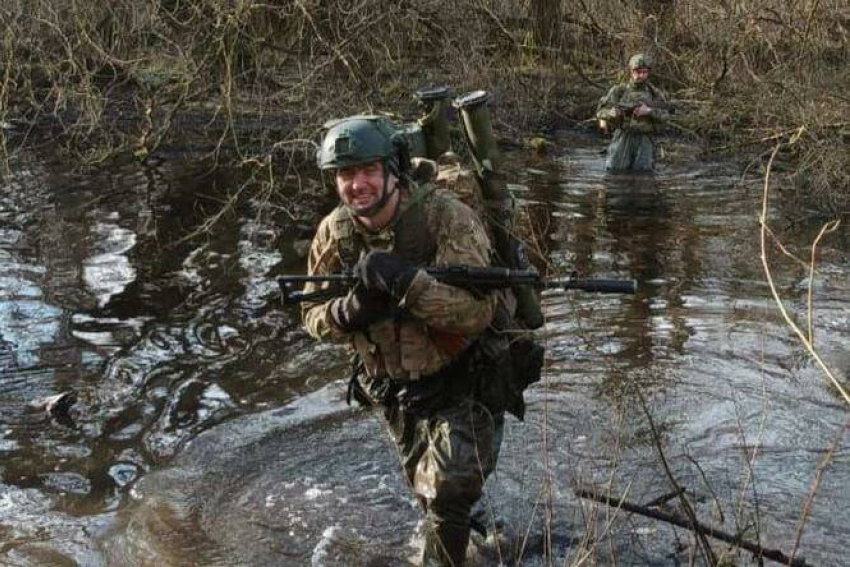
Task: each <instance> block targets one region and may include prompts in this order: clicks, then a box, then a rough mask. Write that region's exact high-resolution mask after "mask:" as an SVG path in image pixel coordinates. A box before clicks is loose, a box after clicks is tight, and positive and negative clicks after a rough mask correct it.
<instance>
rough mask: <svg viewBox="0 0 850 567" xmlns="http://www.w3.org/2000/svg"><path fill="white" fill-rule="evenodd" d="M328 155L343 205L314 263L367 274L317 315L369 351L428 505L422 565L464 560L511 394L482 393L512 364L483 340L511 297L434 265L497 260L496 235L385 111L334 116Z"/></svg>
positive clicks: (378, 397)
mask: <svg viewBox="0 0 850 567" xmlns="http://www.w3.org/2000/svg"><path fill="white" fill-rule="evenodd" d="M318 165H319V167H320V168H321V169H322V170H326V171H331V172H333V173H334V176H335V185H336V190H337V194H338V196H339V198H340V201H341V202H340V205H339V206H338V207H337V208H336V209H334V211H333V212H331V213H330V214H329V215H328V216H327V217H325V218H324V220H323V221H322V222H321V224H320V226H319V228H318V231H317V234H316V236H315V238H314V240H313V243H312V246H311V251H310V256H309V262H308V271H309V273H310V274H311V275H325V274H331V273H336V272H343V271H353V272H354V273H356V274H357V275H358V276H359V282H358V283H357V285H355V286H354V287H353V288H352V289H351V290H350V291H349V293H348V294H347V295H345V296H343V297H339V298H335V299H331V300H329V301H326V302H324V303H311V304H306V305H305V306H304V311H303V316H304V324H305V326H306V328H307V331H308V332H309V333H310V334H311V335H312V336H313V337H315V338H317V339H319V340H330V341H336V342H342V343H346V344H348V345H350V347H351V348H352V349H353V350H354V351H355V352H356V354H357V356H359V359H360V361H361V363H362V372H360V373H359V374H355V376H354V377H353V378H352V386H353V387H354V389H355V391H356V392H357V393H359V397H360V398H362V399H365V402H366V403H368V404H371V405H374V406H376V407H378V408H380V409H381V410H382V412H383V414H384V417H385V418H386V420H387V422H388V424H389V429H390V432H391V435H392V437H393V440H394V442H395V444H396V446H397V448H398V451H399V455H400V458H401V461H402V465H403V467H404V472H405V474H406V477H407V480H408V481H409V483H410V485H411V487H412V488H413V491H414V493H415V495H416V497H417V499H418V500H419V502H420V503H421V504H422V505H423V508H424V510H425V512H426V522H425V528H426V533H425V546H424V552H423V565H426V566H442V565H463V563H464V562H465V557H466V548H467V545H468V541H469V531H470V511H471V509H472V506H473V504H474V503H475V502H476V501H477V500H478V499H479V498H480V497H481V494H482V489H483V485H484V482H485V480H486V478H487V476H488V475H489V474H490V472H491V471H492V470H493V469H494V468H495V465H496V458H497V450H498V442H497V439H496V435H497V427H498V426H497V422H499V423H500V422H501V420H502V419H503V417H502V416H503V413H504V410H503V409H502V408H503V407H504V405H507V404H506V403H502V400H499V399H497V398H498V396H497V398H496V399H494V398H493V397H492V396H491V397H490V398H489V399H488V400H486V403H485V400H482V397H481V395H480V392H481V385H482V382H481V381H482V379H483V378H487V379H488V380H489V381H490V383H493V382H494V376H495V374H498V366H499V365H502V366H503V364H502V361H499V360H496V359H495V358H497V357H498V353H493V352H492V351H490V350H487V349H485V348H483V347H484V345H486V344H487V343H486V341H485V340H481V339H482V336H484V335H485V334H486V331H487V329H488V327H490V325H491V323H492V322H493V319H494V315H495V314H496V313H497V304H498V298H497V296H496V294H495V293H489V294H478V293H472V292H470V291H468V290H465V289H460V288H456V287H453V286H449V285H446V284H443V283H440V282H438V281H437V280H435V279H434V278H433V277H432V276H430V275H428V274H427V273H426V272H425V271H424V270H423V269H421V268H422V267H425V266H445V265H468V266H481V267H483V266H489V265H490V264H491V254H492V250H491V245H490V241H489V239H488V237H487V233H486V231H485V228H484V226H483V225H482V222H481V221H480V220H479V219H478V217H477V216H476V215H475V214H474V213H473V212H472V211H471V210H470V209H469V207H467V206H466V205H464V204H463V203H461V202H460V201H459V200H458V199H457V198H456V197H454V196H453V195H451V194H450V193H448V192H444V191H440V190H437V188H436V186H435V185H434V183H433V180H428V179H420V177H421V176H416V177H417V179H416V180H414V176H413V175H412V174H411V172H410V159H409V158H408V154H407V151H406V142H405V141H404V138H403V137H402V136H400V135H399V134H398V132H396V131H394V130H393V127H392V126H391V125H390V124H389V123H388V122H387V121H386V120H384V119H382V118H380V117H375V116H356V117H351V118H348V119H344V120H342V121H339V122H337V123H336V124H334V125H332V126H331V127H330V129H329V131H328V132H327V134H326V136H325V138H324V141H323V143H322V146H321V148H320V150H319V153H318ZM322 285H323V284H308V286H307V287H306V288H305V291H307V292H311V291H316V290H317V289H321V287H322ZM499 429H500V428H499ZM499 432H500V431H499Z"/></svg>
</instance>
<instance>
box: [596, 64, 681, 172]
mask: <svg viewBox="0 0 850 567" xmlns="http://www.w3.org/2000/svg"><path fill="white" fill-rule="evenodd" d="M651 69H652V60H651V59H650V58H649V56H648V55H644V54H643V53H638V54H637V55H634V56H632V58H631V59H629V76H630V80H629V82H628V83H622V84H619V85H615V86H613V87H611V90H609V91H608V94H606V95H605V96H604V97H602V99H601V100H600V101H599V106H598V107H597V111H596V118H598V119H599V123H600V126H601V127H602V128H603V129H604V130H608V129H613V130H614V138H613V139H612V140H611V145H610V146H608V157H607V159H606V160H605V169H606V170H608V171H615V172H616V171H652V169H653V166H654V163H655V147H654V144H653V141H652V136H653V134H654V133H656V131H657V130H658V128H659V126H660V125H661V124H662V123H663V122H664V121H665V120H667V119H668V118H669V113H668V112H667V110H666V109H665V104H666V98H665V96H664V93H662V92H661V91H660V90H659V89H657V88H656V87H654V86H653V85H652V84H651V83H650V82H649V75H650V71H651Z"/></svg>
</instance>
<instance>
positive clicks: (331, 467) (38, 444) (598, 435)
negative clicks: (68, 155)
mask: <svg viewBox="0 0 850 567" xmlns="http://www.w3.org/2000/svg"><path fill="white" fill-rule="evenodd" d="M602 167H603V160H602V158H601V157H600V156H599V154H598V152H597V149H596V148H593V147H586V146H583V145H582V143H581V141H580V140H579V141H575V140H571V141H570V145H569V149H565V150H564V151H563V154H562V155H561V156H559V157H556V158H553V159H551V160H549V161H548V162H546V163H537V162H535V163H523V162H520V161H516V162H514V163H513V168H514V170H515V171H516V172H517V176H516V179H515V182H516V184H515V185H514V186H513V187H512V188H513V190H514V192H515V194H516V196H517V197H518V198H519V199H520V200H522V202H523V203H524V205H525V210H526V211H527V213H528V216H529V219H530V221H531V226H532V228H533V232H534V233H535V234H536V235H537V236H538V237H539V238H538V246H536V247H535V249H534V250H532V251H531V252H532V254H531V255H532V257H534V258H535V261H536V262H537V264H538V265H539V266H540V267H541V269H546V270H547V271H548V272H549V273H550V274H553V275H564V274H566V273H570V272H572V271H576V272H577V273H578V274H579V275H582V276H595V277H612V278H631V277H634V278H637V279H638V280H639V281H640V282H641V285H640V289H639V291H638V293H637V294H636V295H635V296H634V297H627V296H596V295H591V294H581V293H560V292H547V294H546V295H545V300H544V301H545V307H546V316H547V324H546V327H545V329H544V330H543V331H542V332H541V336H542V337H543V338H544V340H545V341H546V344H547V349H548V350H547V352H548V355H547V366H546V375H545V377H544V381H543V382H542V383H540V384H538V385H536V386H535V387H534V388H533V390H532V391H530V392H529V394H530V396H529V398H530V400H529V402H530V403H529V412H528V422H527V423H525V424H518V423H516V422H514V421H509V423H508V431H507V440H506V444H505V447H504V450H503V454H502V458H501V461H500V465H499V469H498V472H497V474H496V475H495V477H494V478H493V479H492V481H491V483H490V485H489V488H488V498H489V501H490V504H491V506H492V507H493V509H494V511H495V512H496V513H497V514H499V515H501V516H503V517H505V518H506V519H507V520H508V523H509V525H510V526H512V527H513V529H514V530H515V531H516V532H518V533H520V534H523V537H521V538H519V539H516V540H508V543H507V544H505V547H504V548H503V549H492V546H491V547H490V548H488V546H487V545H482V546H481V549H480V553H481V555H482V557H480V558H479V564H494V563H498V560H497V559H495V558H496V557H497V556H498V555H499V554H500V553H508V554H510V553H520V552H521V553H523V554H524V555H523V558H524V564H527V565H538V564H545V562H546V560H545V559H544V556H545V551H544V550H545V549H549V548H551V549H552V550H553V551H552V554H553V556H554V557H555V558H557V560H558V561H559V562H560V561H561V560H562V559H569V558H575V557H576V554H577V553H578V551H577V549H578V548H577V541H578V540H580V539H581V537H583V534H585V533H592V531H593V527H592V524H593V522H592V521H591V520H590V519H589V518H592V516H593V511H592V509H591V508H589V507H588V506H587V505H584V506H583V505H582V502H581V501H579V500H577V499H576V497H575V496H574V495H573V487H574V486H575V485H576V484H578V483H587V482H607V481H609V480H612V481H613V486H614V490H615V491H616V492H617V493H619V494H627V495H628V499H629V500H631V501H633V502H636V503H646V502H649V501H651V500H654V499H656V498H657V497H659V496H661V495H663V494H665V493H668V492H670V490H671V489H670V487H669V484H668V482H667V481H666V477H665V473H664V471H663V470H662V469H661V468H660V466H659V459H658V457H657V453H656V449H655V443H654V441H653V439H652V428H651V427H650V423H649V421H648V419H647V416H646V414H645V412H644V410H643V409H642V404H641V399H643V400H645V403H646V405H647V409H648V410H649V411H650V412H651V414H652V417H653V426H654V428H655V430H656V431H657V432H658V433H659V435H660V442H661V443H662V446H663V447H664V449H665V452H666V454H667V458H668V461H669V463H670V466H671V470H672V471H673V473H674V474H675V475H676V478H677V480H678V481H679V482H680V483H681V484H682V485H683V486H685V487H686V489H687V490H688V494H689V496H690V498H691V499H692V500H693V502H694V505H695V507H696V508H697V510H698V513H699V514H700V516H701V517H702V518H704V519H705V521H708V522H713V523H715V524H717V525H721V526H723V527H724V529H726V530H727V531H730V532H736V531H738V530H741V529H744V528H747V527H752V526H758V529H759V532H760V534H761V537H762V539H763V542H764V543H765V544H766V545H769V546H773V547H780V548H782V549H784V550H789V549H790V548H791V547H792V546H793V538H794V535H795V531H796V523H795V522H796V520H797V518H798V517H799V512H800V509H801V506H802V502H803V500H804V499H805V495H806V494H807V493H808V491H809V489H810V487H811V483H812V480H813V478H814V475H815V473H816V470H817V467H818V464H819V462H820V460H821V459H822V458H823V456H824V454H825V452H826V451H827V450H828V449H829V447H831V446H832V444H833V441H834V439H835V436H836V434H837V433H838V431H839V430H840V429H841V427H842V426H843V424H844V420H845V418H846V415H847V412H846V409H845V407H844V406H843V405H842V403H841V402H840V400H838V398H837V397H836V396H835V395H834V393H833V392H832V391H831V390H830V388H829V387H827V386H826V385H825V382H824V380H823V378H822V376H821V375H820V373H819V371H818V370H817V368H816V367H815V366H814V365H813V364H812V363H811V361H810V359H809V357H808V356H807V355H806V354H805V353H804V352H803V351H802V349H801V348H800V347H799V345H798V343H797V341H796V340H795V338H794V337H793V336H792V335H791V334H790V333H789V331H788V329H787V327H786V326H785V324H784V322H783V321H782V319H781V317H780V316H779V315H778V312H777V310H776V308H775V305H774V302H773V299H772V297H771V295H770V291H769V289H768V288H767V286H766V284H765V283H764V277H763V274H762V272H761V263H760V260H759V248H758V235H757V223H756V219H757V214H758V212H759V208H760V203H759V202H758V199H759V198H760V193H759V191H758V190H757V186H758V180H746V181H743V180H741V179H740V177H739V176H738V175H737V174H736V173H735V172H734V171H732V170H731V169H730V168H729V166H727V165H724V164H699V165H697V166H696V167H692V168H688V169H686V168H685V167H684V166H670V167H667V168H666V169H663V170H662V171H661V172H660V173H659V174H658V175H657V176H655V177H646V176H640V177H611V176H606V174H605V173H604V171H603V169H602ZM19 171H20V172H21V173H20V175H18V176H17V177H16V178H15V179H14V180H13V181H12V182H10V183H7V184H6V185H4V186H3V188H2V191H0V284H2V286H0V455H2V460H0V539H2V540H4V541H5V542H7V543H6V545H5V546H4V547H0V558H2V559H0V562H3V561H10V562H12V563H14V564H24V565H27V564H33V565H39V564H45V563H50V562H51V561H52V562H53V563H58V562H60V561H61V560H62V558H64V559H68V558H73V559H74V560H75V561H77V562H78V563H80V564H86V565H97V564H99V563H103V564H134V563H136V564H141V563H144V561H146V560H147V559H145V560H142V559H141V558H151V557H155V558H156V561H157V562H158V563H160V564H164V565H172V564H173V565H182V564H186V563H187V562H193V561H194V562H196V563H200V564H232V565H240V564H258V565H259V564H281V565H301V564H304V562H307V561H314V562H318V563H317V564H323V565H332V564H345V559H340V558H345V557H347V558H349V559H350V558H352V557H358V558H360V559H361V560H362V562H364V563H366V562H368V561H374V562H376V563H375V564H382V565H391V564H403V561H404V559H405V558H406V557H409V556H411V555H413V554H415V549H414V547H415V544H416V534H417V523H416V522H417V519H418V511H417V510H416V509H415V504H414V503H413V502H412V501H411V499H410V494H409V492H408V491H407V489H406V488H405V487H404V486H403V485H402V481H401V478H400V476H399V475H398V474H397V470H398V465H397V463H396V462H395V457H394V455H393V453H392V451H391V449H390V448H389V446H388V445H387V444H386V441H385V439H384V432H383V431H381V427H380V426H379V424H378V422H377V421H376V420H373V419H370V418H369V417H368V416H367V415H365V414H364V413H363V412H352V411H349V410H347V409H346V408H345V406H344V404H343V403H342V401H341V398H342V396H343V391H342V390H343V388H342V380H343V379H344V376H345V373H346V368H347V361H346V360H345V357H344V355H343V353H342V352H341V351H340V349H339V348H336V347H333V346H328V345H316V344H314V343H312V342H311V341H309V340H307V339H306V337H305V335H304V333H303V332H302V331H300V329H299V325H298V320H297V313H296V312H294V311H289V310H283V309H281V308H280V305H279V302H278V296H277V289H276V284H275V282H274V278H273V277H272V276H273V274H275V273H276V271H280V267H279V266H281V265H283V266H285V267H286V269H301V266H300V264H301V260H300V259H298V258H294V257H293V255H292V254H291V253H289V252H286V251H288V250H292V247H291V246H289V245H288V244H287V245H284V242H288V241H290V240H291V239H293V238H296V237H301V235H300V234H299V231H300V230H301V229H300V228H298V227H292V226H290V225H289V223H291V220H290V219H289V218H274V217H272V216H269V214H268V211H267V210H265V209H262V210H261V209H260V207H259V206H258V203H256V202H254V201H253V200H252V198H251V197H246V198H245V199H243V200H241V201H239V202H238V203H237V205H236V207H235V209H234V211H233V212H232V214H228V215H223V216H222V217H221V218H220V219H219V222H218V224H217V225H216V226H214V227H212V229H211V230H205V231H202V234H201V235H199V236H197V237H195V238H191V239H185V238H184V237H186V236H187V235H188V234H190V233H192V232H193V231H196V230H198V229H199V228H200V227H201V223H202V222H203V220H204V218H205V215H206V214H207V213H209V212H210V211H212V210H215V207H216V206H217V205H216V204H217V203H220V202H222V197H223V196H224V195H227V194H229V192H230V191H231V189H232V187H233V186H235V184H236V183H237V182H238V179H237V176H236V175H234V174H222V173H217V174H216V175H210V174H209V172H207V171H206V170H205V169H203V168H202V167H200V166H198V167H187V166H186V165H185V164H177V163H156V164H150V165H147V166H141V165H129V166H127V167H125V168H120V169H116V170H115V171H112V172H111V173H108V174H100V175H98V176H77V175H72V174H70V173H68V172H67V171H66V170H65V169H63V168H61V167H55V166H53V165H51V164H50V163H49V162H44V163H40V164H38V165H29V166H25V165H24V164H22V165H21V167H20V168H19ZM210 203H212V204H213V205H210ZM205 207H206V208H205ZM775 216H777V217H778V215H775ZM817 230H818V227H815V226H813V227H785V230H784V232H783V234H784V236H783V238H784V239H785V240H786V245H787V246H788V247H789V248H790V249H791V250H792V251H795V252H796V253H797V255H798V256H800V257H803V258H805V257H807V255H808V246H809V243H810V241H811V239H812V238H813V237H814V236H815V235H816V234H817ZM847 243H848V235H847V233H846V232H844V233H842V234H834V235H830V237H829V238H827V239H826V240H825V241H824V243H823V245H822V248H821V251H820V258H819V273H818V277H817V280H816V287H815V298H816V302H815V305H816V309H815V311H814V318H813V325H814V328H815V329H816V334H815V337H816V345H817V346H818V348H819V349H820V350H821V352H822V354H823V356H824V358H825V359H826V360H827V362H828V364H830V365H831V366H833V367H834V368H836V369H838V370H839V372H840V371H841V369H842V368H843V369H846V368H848V364H849V363H850V348H848V347H847V345H848V344H850V341H848V338H850V337H848V334H850V331H848V329H850V300H848V288H849V287H850V283H848V282H850V277H848V276H850V266H848V252H847V251H848V246H847ZM771 254H772V255H773V256H772V257H773V258H774V259H775V262H776V266H777V274H776V277H777V281H778V285H779V288H780V292H781V293H782V294H783V297H784V298H785V299H786V301H787V304H788V306H789V307H790V308H792V309H794V310H795V312H796V313H798V314H800V313H803V309H805V306H806V302H807V296H806V284H807V278H808V272H807V270H806V269H805V267H804V266H800V265H798V264H795V263H794V262H792V261H787V260H783V259H782V257H781V255H780V253H779V252H778V251H776V250H774V251H773V252H772V253H771ZM636 388H639V391H640V393H641V396H638V395H637V394H636ZM69 390H72V391H74V392H76V393H77V394H78V397H79V403H78V404H77V405H76V406H74V407H73V408H72V410H71V416H70V417H71V419H72V421H71V423H70V424H68V423H65V424H64V425H63V424H62V423H58V422H56V421H54V420H51V419H50V418H49V417H48V416H47V415H46V414H45V413H44V412H42V411H40V410H34V409H33V407H32V406H31V405H30V402H32V401H33V400H37V399H40V398H43V397H45V396H48V395H53V394H57V393H59V392H63V391H69ZM848 461H850V454H848V450H847V445H846V440H845V441H844V442H843V443H842V444H840V445H839V449H838V451H837V452H836V453H835V456H834V461H833V464H832V467H831V468H830V469H829V470H828V471H827V473H826V474H825V475H824V477H823V479H822V484H821V488H820V491H821V492H820V494H821V495H822V496H823V498H820V497H819V498H818V499H817V500H816V505H815V506H814V508H813V513H812V517H811V519H810V521H809V524H808V530H807V532H806V537H804V539H803V550H802V555H804V556H806V557H807V558H809V559H813V560H817V561H819V562H821V563H823V564H834V563H835V562H836V560H837V559H838V558H841V557H843V550H842V549H841V538H840V537H839V535H840V534H842V533H843V531H844V529H843V527H844V526H845V525H846V524H847V523H848V521H850V515H848V514H850V513H849V512H848V510H850V501H849V500H848V498H850V495H848V493H847V491H846V490H844V489H843V487H844V486H846V484H847V483H848V482H850V474H848V470H850V468H849V467H848V464H850V463H848ZM750 533H754V532H753V531H752V530H751V531H750ZM609 535H610V536H611V541H610V544H609V543H607V542H606V545H605V551H604V552H603V551H598V553H599V555H598V556H597V558H596V559H597V561H598V562H599V563H602V564H606V563H612V562H614V561H612V559H611V556H609V555H607V554H608V553H614V554H616V556H617V557H619V558H620V559H621V560H623V561H627V562H628V561H630V562H634V563H641V562H643V563H649V564H670V563H671V561H673V559H672V557H673V556H671V555H670V554H671V553H673V550H674V549H677V545H678V544H677V542H676V540H677V538H678V540H679V542H680V543H682V546H683V547H685V548H687V545H688V544H687V541H689V538H688V536H687V535H683V534H681V533H679V534H675V533H673V532H672V531H670V529H669V528H667V527H665V526H663V525H660V524H657V523H653V522H651V521H648V520H643V519H640V518H631V519H629V520H628V521H625V520H623V521H620V522H616V523H615V526H614V529H612V530H610V532H609ZM526 536H527V537H526ZM519 541H521V542H522V543H517V542H519ZM246 542H248V544H250V545H248V544H246ZM687 553H688V551H687V549H685V551H683V552H682V554H683V555H681V556H680V558H681V557H685V556H687ZM334 562H336V563H334Z"/></svg>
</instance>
